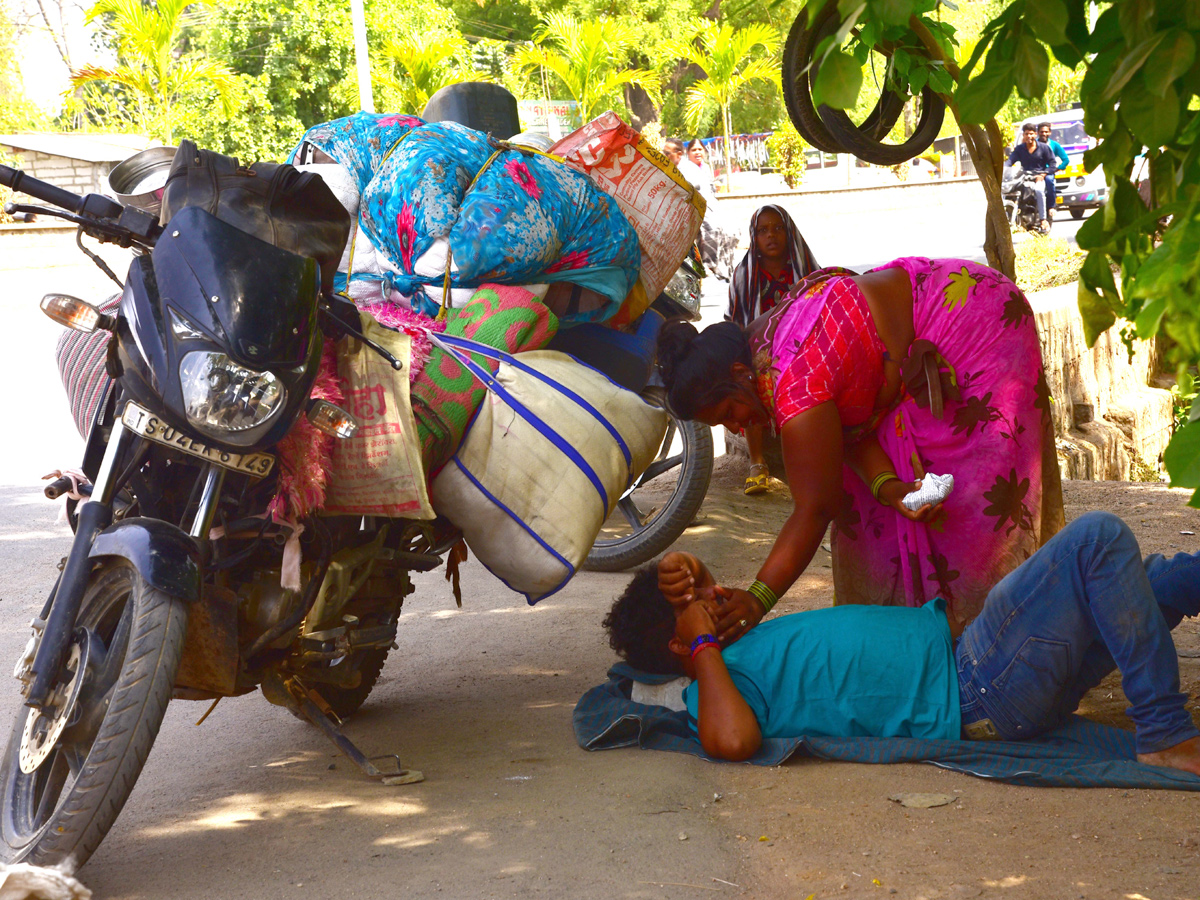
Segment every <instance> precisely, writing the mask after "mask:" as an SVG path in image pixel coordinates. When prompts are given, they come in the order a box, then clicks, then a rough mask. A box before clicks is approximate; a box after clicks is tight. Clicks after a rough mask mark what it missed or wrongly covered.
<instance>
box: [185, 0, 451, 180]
mask: <svg viewBox="0 0 1200 900" xmlns="http://www.w3.org/2000/svg"><path fill="white" fill-rule="evenodd" d="M366 14H367V42H368V44H369V45H370V46H371V48H372V51H373V52H372V83H373V86H374V93H375V102H376V107H377V108H378V109H396V108H398V106H399V105H400V104H401V103H402V100H401V98H400V96H399V90H398V84H397V83H394V82H393V81H392V80H389V76H392V77H393V78H396V75H397V73H396V72H395V71H394V69H393V63H392V62H391V61H390V59H389V57H388V56H387V55H386V54H385V53H384V52H383V51H382V48H383V47H384V46H385V45H386V43H387V42H388V41H389V40H396V39H397V38H400V39H402V36H404V35H415V34H424V35H430V36H433V37H435V38H438V37H443V36H448V35H454V34H456V33H457V22H456V19H455V16H454V14H453V13H452V12H451V11H450V9H449V8H446V7H441V6H438V5H437V4H436V3H434V2H426V3H423V4H421V5H420V6H419V7H417V6H414V5H412V4H409V3H406V2H404V0H375V2H372V3H370V4H368V5H367V8H366ZM190 43H191V45H192V46H194V47H195V48H196V49H197V51H198V52H204V53H206V54H207V55H208V56H209V57H211V58H214V59H221V60H225V61H227V63H228V65H229V66H230V68H232V69H233V71H234V73H235V76H236V87H235V91H234V96H233V103H232V109H231V110H230V111H229V112H226V111H225V110H223V109H221V108H219V107H214V104H213V99H214V97H213V93H212V92H211V91H210V90H207V89H203V88H198V89H195V90H193V91H192V92H191V93H190V94H189V95H187V96H185V97H184V98H183V101H182V104H181V106H182V109H181V113H180V115H181V120H182V121H181V126H180V132H181V133H182V134H183V135H185V136H187V137H190V138H192V139H193V140H195V141H196V142H197V143H199V144H200V145H201V146H206V147H211V148H212V149H214V150H219V151H221V152H223V153H230V154H233V155H236V156H238V157H240V158H242V159H246V160H252V159H281V158H283V157H284V156H286V155H287V153H288V152H289V151H290V150H291V149H292V147H294V146H295V144H296V142H297V141H298V140H299V138H300V136H301V135H302V134H303V133H304V131H305V130H307V129H308V128H309V127H310V126H312V125H315V124H317V123H319V122H327V121H329V120H331V119H336V118H340V117H342V116H347V115H350V114H351V113H353V112H354V111H355V110H357V109H358V81H357V78H356V77H355V67H354V36H353V31H352V27H351V22H350V8H349V5H348V4H345V3H339V2H335V0H221V2H220V4H219V5H217V6H214V7H211V8H209V9H208V11H207V15H206V16H205V17H204V19H203V20H202V21H200V22H198V23H197V24H196V26H195V27H194V28H193V29H192V30H191V32H190ZM399 80H400V79H398V78H396V81H399Z"/></svg>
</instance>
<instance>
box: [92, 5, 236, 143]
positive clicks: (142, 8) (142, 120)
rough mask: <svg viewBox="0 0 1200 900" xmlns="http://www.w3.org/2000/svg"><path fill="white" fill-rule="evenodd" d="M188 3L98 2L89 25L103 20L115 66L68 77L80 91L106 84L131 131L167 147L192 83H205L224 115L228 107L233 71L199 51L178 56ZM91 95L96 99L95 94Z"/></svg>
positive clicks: (193, 86) (231, 95)
mask: <svg viewBox="0 0 1200 900" xmlns="http://www.w3.org/2000/svg"><path fill="white" fill-rule="evenodd" d="M190 6H191V0H158V2H156V3H153V4H150V3H143V2H141V0H99V2H97V3H96V5H95V6H93V7H92V9H91V10H90V11H89V12H88V15H87V21H88V22H89V23H91V22H94V21H96V20H97V19H102V18H103V19H105V20H106V21H107V23H108V25H109V27H110V28H111V31H112V34H113V35H114V43H115V48H116V51H117V64H116V65H115V66H95V65H89V66H84V67H83V68H81V69H77V70H76V71H74V72H72V73H71V85H72V87H75V88H85V87H87V86H90V85H93V84H95V83H96V82H106V83H107V84H109V85H110V86H114V87H115V88H117V90H118V92H119V96H120V97H121V98H122V99H124V100H125V101H126V102H127V103H128V106H127V107H126V108H127V109H128V110H130V115H131V118H132V120H133V122H134V123H135V124H136V127H137V128H138V129H139V130H140V131H141V132H142V133H143V134H145V135H148V136H150V137H155V138H159V139H160V140H163V141H165V142H167V143H168V144H169V143H172V141H173V135H174V130H175V124H176V120H177V115H176V106H177V104H178V103H179V101H180V100H181V98H182V97H183V96H184V95H185V94H186V93H188V92H189V91H191V90H193V89H194V88H195V87H196V86H197V85H200V84H207V85H210V86H211V87H212V88H213V90H214V91H215V92H216V95H217V97H218V99H219V100H220V101H221V103H222V105H223V106H224V108H225V111H226V112H229V111H230V110H231V109H232V97H233V92H234V89H235V83H234V79H233V73H232V71H231V70H230V69H229V67H228V66H226V65H225V64H223V63H221V62H218V61H216V60H213V59H212V58H209V57H206V56H204V55H203V54H199V53H185V52H181V47H180V43H181V39H182V37H183V31H184V28H185V27H186V26H187V25H188V24H189V23H188V20H187V19H186V17H185V13H186V12H187V10H188V8H189V7H190ZM90 96H96V95H95V94H94V93H93V94H91V95H90Z"/></svg>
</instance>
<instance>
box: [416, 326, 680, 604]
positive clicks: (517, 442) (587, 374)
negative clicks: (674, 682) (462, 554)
mask: <svg viewBox="0 0 1200 900" xmlns="http://www.w3.org/2000/svg"><path fill="white" fill-rule="evenodd" d="M436 340H437V341H438V343H440V344H443V349H446V347H449V348H450V350H451V351H452V352H455V353H456V355H457V356H458V358H459V361H460V362H462V363H463V364H464V365H466V366H467V367H468V368H470V369H471V371H472V374H474V375H475V377H476V378H478V379H479V380H480V381H482V382H483V383H485V384H486V385H487V386H488V389H489V390H488V396H487V398H486V399H485V400H484V402H483V403H482V404H481V405H480V408H479V411H478V413H476V416H475V420H474V421H473V422H472V423H471V426H470V429H469V430H468V432H467V435H466V437H465V438H464V439H463V442H462V444H461V445H460V446H459V449H458V451H457V452H456V453H455V454H454V456H453V457H452V458H451V460H450V462H449V463H447V464H446V466H445V467H444V468H443V469H442V471H441V472H440V473H439V474H438V476H437V478H436V479H434V482H433V488H432V492H431V497H432V500H433V508H434V509H435V510H436V511H437V512H439V513H440V514H442V515H444V516H446V518H448V519H450V521H452V522H453V523H454V524H455V525H457V526H458V527H459V528H460V529H461V530H462V532H463V536H464V537H465V538H466V540H467V545H468V546H469V547H470V548H471V550H472V551H473V552H474V553H475V555H476V557H478V558H479V560H480V562H482V563H483V564H484V565H485V566H486V567H487V568H488V570H489V571H491V573H492V574H493V575H495V576H496V577H497V578H499V579H500V580H501V581H503V582H504V583H505V584H506V585H508V586H509V587H510V588H512V589H513V590H514V591H517V592H518V593H522V594H524V595H525V597H526V599H527V600H528V601H529V602H530V603H531V604H533V603H536V602H537V601H538V600H541V599H543V598H544V597H548V596H550V595H551V594H553V593H555V592H556V591H558V590H559V589H560V588H562V587H563V586H564V585H565V584H566V583H567V582H568V581H570V580H571V577H572V576H573V575H574V574H575V572H576V570H577V569H578V568H579V566H581V565H582V564H583V561H584V559H586V557H587V554H588V551H589V550H590V549H591V547H592V544H593V543H595V540H596V536H597V535H598V534H599V533H600V528H601V526H602V525H603V524H604V520H605V519H606V518H608V516H609V514H610V513H611V512H612V510H613V508H614V507H615V506H616V503H617V501H618V500H619V499H620V497H621V495H622V494H623V493H624V492H625V490H626V489H627V488H628V486H629V485H630V484H631V483H632V481H633V479H634V478H636V477H637V476H638V475H640V474H641V473H642V472H643V471H644V470H645V469H646V467H647V466H649V465H650V463H651V462H652V461H653V460H654V458H655V456H656V454H657V452H658V448H659V446H660V445H661V443H662V439H663V435H664V434H665V433H666V428H667V414H666V413H665V412H664V411H663V410H662V409H660V408H657V407H654V406H651V405H650V404H648V403H646V401H644V400H643V399H642V398H641V397H640V396H638V395H637V394H635V393H633V392H632V391H627V390H625V389H624V388H622V387H619V386H618V385H616V384H614V383H613V382H611V381H609V380H608V378H606V377H605V376H604V375H603V374H601V373H600V372H598V371H596V370H595V369H592V368H590V367H588V366H585V365H583V364H581V363H579V362H577V361H576V360H574V359H572V358H571V357H570V356H567V355H566V354H564V353H556V352H554V351H550V350H537V351H532V352H529V353H520V354H517V355H516V356H510V355H509V354H506V353H503V352H501V351H498V350H494V349H492V348H490V347H484V346H483V345H480V344H476V343H475V342H473V341H463V340H461V339H458V338H449V337H447V336H446V335H440V336H437V338H436ZM463 350H470V351H471V352H473V353H480V354H483V355H484V356H488V357H490V358H492V359H497V360H499V361H500V366H499V368H498V370H497V372H496V374H495V376H494V377H493V376H492V374H491V373H490V372H488V371H487V370H486V369H484V368H482V367H481V366H478V365H477V364H475V363H474V362H472V361H470V359H469V358H467V356H466V354H465V353H464V352H462V351H463Z"/></svg>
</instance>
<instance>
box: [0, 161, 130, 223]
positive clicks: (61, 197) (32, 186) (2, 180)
mask: <svg viewBox="0 0 1200 900" xmlns="http://www.w3.org/2000/svg"><path fill="white" fill-rule="evenodd" d="M0 184H2V185H4V186H5V187H10V188H12V189H13V191H14V192H18V193H22V194H28V195H29V196H30V197H34V198H36V199H38V200H41V201H42V202H43V203H49V204H50V205H51V206H57V207H59V208H60V209H65V210H67V211H68V212H73V213H77V214H79V215H87V216H96V217H98V218H101V219H115V218H116V217H117V216H119V215H120V214H121V210H122V209H123V208H124V207H122V206H121V204H120V203H117V202H116V201H115V200H110V199H109V198H108V197H105V196H103V195H101V194H87V195H86V196H80V195H79V194H73V193H71V192H70V191H65V190H63V189H62V188H60V187H55V186H54V185H52V184H50V183H49V182H46V181H41V180H39V179H37V178H32V177H30V176H29V175H26V174H25V173H24V172H22V171H21V170H20V169H14V168H12V167H11V166H0Z"/></svg>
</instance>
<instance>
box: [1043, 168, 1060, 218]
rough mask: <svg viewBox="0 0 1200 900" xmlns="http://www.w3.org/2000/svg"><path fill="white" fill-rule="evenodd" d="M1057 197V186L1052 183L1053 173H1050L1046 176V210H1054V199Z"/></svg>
mask: <svg viewBox="0 0 1200 900" xmlns="http://www.w3.org/2000/svg"><path fill="white" fill-rule="evenodd" d="M1057 195H1058V190H1057V185H1055V183H1054V173H1053V172H1051V173H1050V174H1049V175H1047V176H1046V209H1049V210H1052V209H1054V198H1055V197H1056V196H1057Z"/></svg>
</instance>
